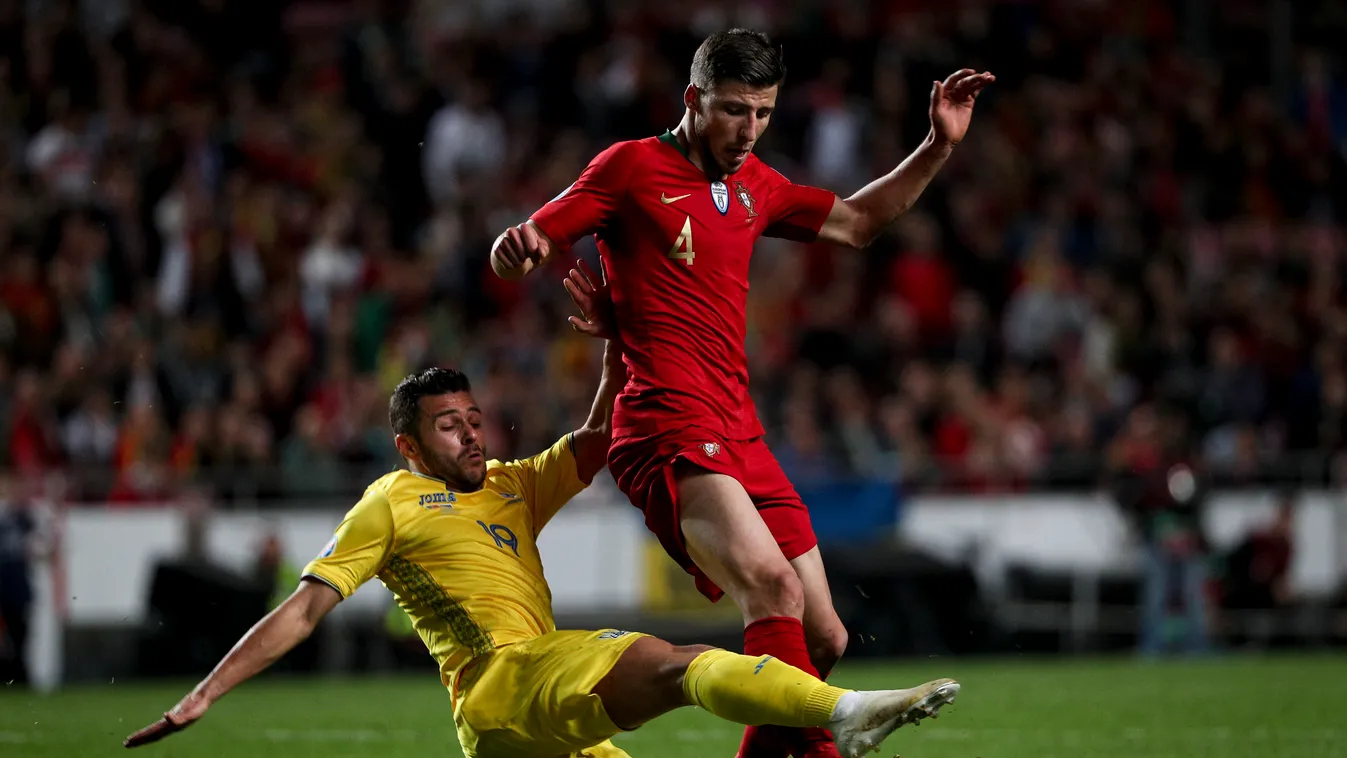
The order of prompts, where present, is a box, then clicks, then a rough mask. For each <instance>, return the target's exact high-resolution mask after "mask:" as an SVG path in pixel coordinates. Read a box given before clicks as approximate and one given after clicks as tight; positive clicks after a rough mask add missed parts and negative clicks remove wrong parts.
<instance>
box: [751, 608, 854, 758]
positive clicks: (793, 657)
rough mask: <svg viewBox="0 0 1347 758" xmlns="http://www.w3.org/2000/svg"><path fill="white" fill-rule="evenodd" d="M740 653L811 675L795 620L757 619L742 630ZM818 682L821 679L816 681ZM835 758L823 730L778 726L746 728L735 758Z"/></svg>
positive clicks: (829, 738) (804, 646) (801, 627)
mask: <svg viewBox="0 0 1347 758" xmlns="http://www.w3.org/2000/svg"><path fill="white" fill-rule="evenodd" d="M744 653H745V654H747V655H750V656H761V655H771V656H774V657H776V658H778V659H779V660H781V661H783V662H785V663H787V664H789V665H791V666H794V667H796V668H798V669H800V670H802V671H804V672H806V673H808V674H811V675H813V674H815V673H816V672H815V670H814V664H813V662H812V660H811V656H810V654H809V649H808V646H807V645H806V642H805V632H804V627H803V625H802V624H801V623H800V620H799V619H795V618H790V617H785V616H781V617H773V618H764V619H758V620H757V621H754V622H753V623H751V624H749V625H748V626H747V627H745V628H744ZM820 678H822V677H820ZM788 755H795V756H808V757H809V758H835V756H836V755H837V752H836V749H835V748H834V747H833V741H832V735H830V734H829V733H828V731H827V730H826V729H821V728H810V729H804V730H800V729H785V728H782V727H779V726H774V725H772V726H763V727H761V728H756V727H753V726H750V727H749V728H747V729H745V730H744V737H743V740H742V741H741V742H740V744H739V754H738V758H786V756H788Z"/></svg>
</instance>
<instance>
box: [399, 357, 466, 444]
mask: <svg viewBox="0 0 1347 758" xmlns="http://www.w3.org/2000/svg"><path fill="white" fill-rule="evenodd" d="M453 392H472V384H471V383H470V382H469V381H468V377H467V375H466V374H464V373H463V372H462V371H458V370H455V369H452V368H428V369H426V370H424V371H419V372H417V373H415V374H408V375H407V378H406V379H403V380H402V381H401V382H398V386H397V388H395V389H394V390H393V396H392V397H390V398H389V399H388V425H389V426H391V427H393V433H394V434H407V435H410V436H412V437H416V436H417V434H416V421H417V419H418V418H419V417H420V415H421V398H423V397H434V396H435V395H447V394H450V393H453Z"/></svg>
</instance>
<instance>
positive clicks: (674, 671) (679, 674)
mask: <svg viewBox="0 0 1347 758" xmlns="http://www.w3.org/2000/svg"><path fill="white" fill-rule="evenodd" d="M708 650H715V648H714V647H712V646H711V645H682V646H677V647H674V648H673V649H672V651H670V653H671V654H670V655H669V657H668V660H667V661H666V662H665V664H664V665H663V666H661V667H660V671H659V681H660V683H661V685H662V687H663V688H664V689H665V690H666V691H667V692H668V694H669V696H670V697H671V698H672V699H675V700H678V701H679V702H683V677H684V676H685V675H686V674H687V672H688V666H691V665H692V662H693V661H695V660H697V656H699V655H701V654H702V653H705V652H706V651H708Z"/></svg>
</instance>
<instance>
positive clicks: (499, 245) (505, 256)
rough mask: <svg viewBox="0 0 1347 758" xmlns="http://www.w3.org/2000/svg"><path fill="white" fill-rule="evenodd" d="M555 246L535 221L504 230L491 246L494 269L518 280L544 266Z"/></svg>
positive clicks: (492, 266)
mask: <svg viewBox="0 0 1347 758" xmlns="http://www.w3.org/2000/svg"><path fill="white" fill-rule="evenodd" d="M554 250H556V246H555V245H554V244H553V243H552V240H551V239H550V238H549V237H548V236H547V235H546V234H545V233H544V232H543V230H542V229H539V228H538V225H537V224H535V223H533V222H532V221H525V222H524V223H522V224H520V225H518V226H512V227H510V228H509V229H506V230H505V231H504V232H501V235H500V236H499V237H497V238H496V244H495V245H494V246H492V248H491V269H492V270H493V271H495V272H496V276H499V277H500V278H502V279H512V280H513V279H519V278H521V277H523V276H524V275H525V274H527V273H528V272H530V271H532V270H533V269H534V268H536V267H538V266H540V265H542V264H543V263H544V262H545V261H546V260H547V259H548V258H549V257H551V255H552V252H553V251H554Z"/></svg>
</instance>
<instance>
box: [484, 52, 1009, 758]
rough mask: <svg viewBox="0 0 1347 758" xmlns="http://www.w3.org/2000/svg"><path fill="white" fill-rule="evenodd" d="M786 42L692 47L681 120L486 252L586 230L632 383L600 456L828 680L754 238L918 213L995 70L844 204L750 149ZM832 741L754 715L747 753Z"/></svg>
mask: <svg viewBox="0 0 1347 758" xmlns="http://www.w3.org/2000/svg"><path fill="white" fill-rule="evenodd" d="M785 71H786V69H785V63H784V60H783V57H782V53H781V50H780V49H779V48H777V47H774V46H773V45H772V44H771V43H770V42H769V41H768V39H767V37H766V36H765V35H762V34H760V33H757V32H752V31H747V30H742V29H736V30H733V31H729V32H718V33H716V34H712V35H711V36H710V37H708V38H707V39H706V40H705V41H704V42H703V43H702V45H701V46H700V47H699V48H698V50H697V52H696V54H695V55H694V57H693V60H692V71H691V83H690V84H689V85H688V87H687V89H686V90H685V91H684V94H683V102H684V104H685V105H686V107H687V110H686V112H685V114H684V116H683V120H682V122H680V123H679V125H678V126H677V127H676V128H675V129H674V130H673V131H671V132H667V133H665V134H664V135H662V136H659V137H650V138H647V139H642V140H635V141H630V142H621V143H618V144H615V145H613V146H612V147H610V148H608V149H607V150H605V151H604V152H602V153H600V154H599V155H598V156H597V157H595V158H594V160H593V161H591V162H590V164H589V166H588V167H587V168H586V169H585V170H584V172H583V173H582V174H581V175H580V177H579V178H578V179H577V180H576V181H575V183H574V184H572V185H571V186H570V187H569V188H567V189H566V190H565V191H564V192H562V193H561V194H560V195H558V196H557V197H556V198H555V199H553V200H552V201H551V202H549V203H547V204H546V205H545V206H543V207H542V208H541V209H539V210H538V211H537V212H536V213H534V214H533V216H532V217H531V218H530V219H529V220H528V221H527V222H525V223H523V224H521V225H519V226H516V227H511V228H510V229H507V230H506V231H505V232H504V233H503V234H501V236H500V237H499V238H497V240H496V244H495V246H494V248H493V250H492V254H491V261H492V267H493V269H494V270H495V271H496V273H497V274H499V275H500V276H502V277H504V278H506V279H515V278H518V277H520V276H523V275H524V274H527V273H528V272H529V271H531V270H532V269H533V268H535V267H536V266H538V265H541V264H542V263H543V262H545V261H546V260H548V259H549V258H551V257H552V256H553V255H554V254H555V253H556V252H557V251H558V250H561V249H564V248H567V247H569V246H570V245H572V244H574V243H575V241H576V240H578V239H580V238H581V237H584V236H586V235H589V234H593V235H594V236H595V238H596V241H597V243H598V248H599V253H600V256H601V258H602V263H603V268H604V272H605V274H606V277H607V279H608V280H609V283H610V290H611V296H612V301H613V309H614V314H615V316H616V323H617V328H618V331H619V335H618V338H619V340H620V341H621V344H622V348H623V351H624V354H625V356H626V363H627V376H628V380H627V385H626V387H625V389H624V390H623V391H622V393H621V394H620V395H619V397H618V399H617V402H616V407H615V410H614V412H613V443H612V447H611V448H610V450H609V454H608V465H609V469H610V470H611V471H612V474H613V477H614V479H616V481H617V484H618V486H619V487H620V488H621V489H622V491H623V492H624V493H625V494H626V495H627V497H628V498H629V499H630V500H631V502H632V504H633V505H635V506H637V507H638V508H641V509H642V511H643V512H644V514H645V521H646V526H647V527H648V528H649V529H650V530H651V531H652V532H653V533H654V534H655V535H656V536H657V537H658V538H659V540H660V542H661V543H662V545H663V546H664V548H665V550H666V551H667V552H668V553H669V555H670V556H672V557H673V558H674V559H675V560H677V561H678V562H679V564H680V565H682V566H683V568H684V569H685V570H687V572H688V573H690V574H692V575H693V576H694V577H695V579H696V582H697V586H698V588H699V589H700V590H701V591H702V593H703V594H705V595H706V596H707V597H708V598H710V599H711V600H713V601H714V600H717V599H719V597H720V596H721V595H722V594H729V596H730V597H731V599H732V600H733V601H734V602H735V604H736V605H737V606H738V607H739V609H740V610H741V611H742V613H743V616H744V622H745V628H744V652H745V653H746V654H749V655H772V656H775V657H776V658H778V659H780V660H782V661H785V662H786V663H789V664H791V665H794V666H796V667H798V668H800V669H802V670H804V671H806V672H810V673H817V674H820V675H823V676H826V675H827V673H828V672H829V670H831V668H832V667H833V665H834V664H835V663H836V662H837V660H838V658H839V657H840V656H841V655H842V652H843V650H844V649H845V647H846V640H847V634H846V629H845V628H844V627H843V626H842V622H841V620H840V619H839V618H838V617H837V613H836V612H835V611H834V610H833V605H832V597H831V595H830V593H829V589H828V583H827V578H826V575H825V573H824V569H823V561H822V559H821V558H820V556H819V551H818V546H817V539H816V538H815V536H814V531H813V527H812V526H811V524H810V521H809V512H808V510H807V509H806V508H805V505H804V504H803V503H802V502H801V500H800V497H799V495H798V494H796V492H795V488H794V487H793V486H792V485H791V483H790V481H789V480H788V479H787V478H786V476H785V475H784V474H783V473H782V471H781V467H780V466H779V465H778V464H777V462H776V459H775V458H774V457H773V456H772V453H771V452H770V451H769V450H768V449H767V445H766V444H765V443H764V441H763V428H762V425H761V423H760V422H759V421H758V416H757V412H756V410H755V408H754V405H753V401H752V399H751V397H750V396H749V391H748V366H747V358H746V355H745V352H744V333H745V331H746V318H745V307H746V304H747V297H748V270H749V258H750V257H751V255H752V252H753V243H754V242H755V241H756V240H757V239H758V237H760V236H763V235H766V236H770V237H784V238H787V239H792V240H799V241H812V240H815V239H822V240H826V241H828V242H832V243H835V244H839V245H846V246H848V247H852V248H863V247H865V246H866V245H868V244H869V243H870V242H871V241H872V240H873V239H874V238H875V237H876V236H878V235H879V233H880V232H881V231H883V229H884V228H885V227H887V226H888V225H889V224H891V223H892V222H893V221H894V220H895V219H896V218H897V217H898V216H899V215H900V214H902V213H903V211H905V210H907V209H908V208H909V207H910V206H911V205H912V204H913V203H914V202H915V201H916V200H917V198H918V196H920V194H921V192H922V190H923V189H924V188H925V187H926V185H927V183H928V182H930V180H931V178H932V177H933V176H934V175H935V174H936V172H937V171H938V170H939V169H940V167H941V166H942V165H943V164H944V162H945V160H946V158H947V157H948V156H949V155H950V151H951V150H952V149H953V148H954V146H955V145H956V144H958V142H959V141H960V140H961V139H962V138H963V136H964V134H965V132H966V131H967V129H968V124H969V121H970V119H971V117H972V112H973V103H974V99H975V98H976V96H977V94H978V93H979V92H980V91H981V90H982V88H983V87H985V86H986V85H987V84H989V83H991V82H992V81H994V77H992V75H991V74H988V73H975V72H974V71H972V70H969V69H964V70H961V71H958V72H956V73H954V74H952V75H951V76H950V77H949V78H948V79H946V80H945V81H943V82H934V83H933V84H932V89H931V104H930V118H931V131H930V133H929V135H928V136H927V138H926V140H925V142H923V143H922V145H921V147H919V148H918V149H917V150H916V152H914V153H913V154H912V155H911V156H909V157H908V158H907V159H906V160H905V161H904V162H903V163H902V165H900V166H898V167H897V168H896V169H894V170H893V171H892V172H890V173H889V174H887V175H885V176H884V177H882V178H880V179H877V180H875V181H874V182H871V183H870V184H869V185H867V186H866V187H865V188H863V189H862V190H860V191H859V192H857V193H856V194H855V195H852V196H851V197H849V198H847V199H845V200H844V199H841V198H839V197H837V196H835V195H834V194H833V193H832V192H829V191H826V190H822V189H817V188H813V187H806V186H801V185H797V184H792V183H791V182H790V181H789V180H787V179H786V178H785V177H783V176H782V175H781V174H778V173H777V172H776V171H774V170H772V169H771V168H769V167H768V166H767V165H766V164H764V163H762V162H761V161H760V160H758V158H757V157H756V156H754V155H753V153H752V151H753V147H754V145H755V144H756V143H757V141H758V139H759V137H760V136H761V135H762V132H763V130H764V129H765V128H766V127H767V124H768V122H769V120H770V119H771V115H772V111H773V109H774V108H775V106H776V99H777V90H778V87H779V86H780V84H781V82H782V80H783V79H784V78H785ZM787 753H789V754H791V755H795V756H810V757H811V758H818V757H821V756H836V755H837V753H836V751H835V748H834V747H833V745H832V742H831V739H830V738H829V736H828V735H827V733H826V732H825V731H823V730H821V729H813V730H808V729H805V730H798V729H797V730H788V729H784V728H781V727H762V728H754V727H749V728H748V730H747V731H746V732H745V735H744V740H743V743H742V745H741V746H740V753H739V755H740V756H741V758H767V757H768V756H771V757H772V758H784V756H785V755H786V754H787Z"/></svg>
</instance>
